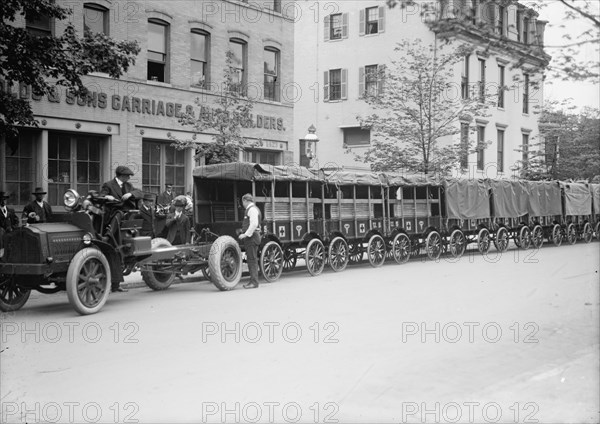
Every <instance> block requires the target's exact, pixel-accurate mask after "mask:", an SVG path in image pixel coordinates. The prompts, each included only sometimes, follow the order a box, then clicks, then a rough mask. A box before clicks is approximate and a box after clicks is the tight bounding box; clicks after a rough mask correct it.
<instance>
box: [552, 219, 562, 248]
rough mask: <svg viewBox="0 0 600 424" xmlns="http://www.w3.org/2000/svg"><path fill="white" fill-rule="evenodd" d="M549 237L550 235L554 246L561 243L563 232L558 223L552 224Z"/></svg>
mask: <svg viewBox="0 0 600 424" xmlns="http://www.w3.org/2000/svg"><path fill="white" fill-rule="evenodd" d="M551 237H552V243H554V245H555V246H556V247H558V246H560V245H561V244H562V240H563V233H562V228H560V225H559V224H554V226H553V227H552V235H551Z"/></svg>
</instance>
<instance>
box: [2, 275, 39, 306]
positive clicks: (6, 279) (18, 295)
mask: <svg viewBox="0 0 600 424" xmlns="http://www.w3.org/2000/svg"><path fill="white" fill-rule="evenodd" d="M30 294H31V290H27V289H24V288H21V287H19V286H18V285H17V282H16V281H15V277H14V275H5V274H0V311H2V312H13V311H18V310H19V309H21V308H22V307H23V305H25V303H27V299H29V295H30Z"/></svg>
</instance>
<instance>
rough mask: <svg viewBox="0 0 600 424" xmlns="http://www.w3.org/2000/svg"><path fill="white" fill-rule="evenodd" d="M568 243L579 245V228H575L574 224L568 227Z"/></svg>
mask: <svg viewBox="0 0 600 424" xmlns="http://www.w3.org/2000/svg"><path fill="white" fill-rule="evenodd" d="M567 242H568V243H569V244H575V243H577V228H575V224H573V223H570V224H569V225H567Z"/></svg>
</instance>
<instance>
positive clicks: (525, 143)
mask: <svg viewBox="0 0 600 424" xmlns="http://www.w3.org/2000/svg"><path fill="white" fill-rule="evenodd" d="M522 155H523V156H522V158H521V160H522V161H523V169H526V168H527V164H528V162H529V134H526V133H523V143H522Z"/></svg>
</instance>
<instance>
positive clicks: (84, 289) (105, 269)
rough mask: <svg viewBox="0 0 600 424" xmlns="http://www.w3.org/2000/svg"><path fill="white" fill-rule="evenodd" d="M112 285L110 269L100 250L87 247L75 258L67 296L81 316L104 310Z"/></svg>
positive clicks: (69, 277) (71, 268)
mask: <svg viewBox="0 0 600 424" xmlns="http://www.w3.org/2000/svg"><path fill="white" fill-rule="evenodd" d="M110 283H111V275H110V267H109V266H108V261H107V260H106V257H105V256H104V255H103V254H102V252H101V251H100V250H98V249H96V248H95V247H86V248H85V249H81V250H80V251H79V252H77V253H76V254H75V256H73V259H72V260H71V264H70V265H69V270H68V271H67V296H68V297H69V303H70V304H71V306H73V308H75V310H76V311H77V312H79V313H80V314H81V315H89V314H95V313H96V312H98V311H99V310H100V309H102V307H103V306H104V304H105V303H106V300H107V299H108V295H109V294H110Z"/></svg>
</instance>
